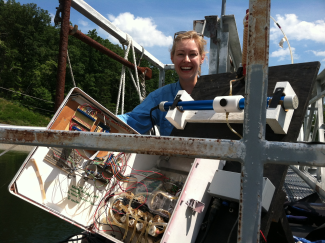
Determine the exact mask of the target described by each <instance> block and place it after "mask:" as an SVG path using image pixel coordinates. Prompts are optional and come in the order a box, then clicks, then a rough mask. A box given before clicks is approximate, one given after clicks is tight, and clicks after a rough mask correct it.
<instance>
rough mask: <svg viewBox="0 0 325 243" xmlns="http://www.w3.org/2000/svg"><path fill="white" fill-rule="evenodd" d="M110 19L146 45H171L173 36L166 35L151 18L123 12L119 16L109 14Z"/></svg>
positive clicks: (141, 43)
mask: <svg viewBox="0 0 325 243" xmlns="http://www.w3.org/2000/svg"><path fill="white" fill-rule="evenodd" d="M108 18H109V20H110V21H111V22H112V23H113V24H114V25H115V26H116V27H118V28H119V29H121V30H122V31H124V32H125V33H127V34H129V35H130V36H131V37H132V38H133V39H134V40H135V41H136V42H137V43H139V44H140V45H143V46H144V47H151V46H170V45H172V43H173V38H172V37H171V36H165V35H164V34H163V33H162V32H161V31H160V30H158V29H157V25H155V23H154V22H153V20H152V19H151V18H142V17H136V18H135V16H134V15H133V14H131V13H129V12H125V13H121V14H119V15H118V16H117V17H115V16H114V15H111V14H109V15H108Z"/></svg>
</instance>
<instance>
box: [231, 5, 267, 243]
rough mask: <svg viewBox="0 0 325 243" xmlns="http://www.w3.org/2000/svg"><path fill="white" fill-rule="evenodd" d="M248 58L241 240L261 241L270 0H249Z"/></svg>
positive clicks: (242, 172) (239, 221)
mask: <svg viewBox="0 0 325 243" xmlns="http://www.w3.org/2000/svg"><path fill="white" fill-rule="evenodd" d="M248 25H249V27H248V29H249V30H248V31H249V34H248V36H249V37H248V58H247V76H246V92H245V93H246V99H245V102H246V104H245V116H244V131H243V143H244V144H245V147H246V154H245V159H244V161H243V164H242V170H241V190H240V207H239V217H238V234H237V237H238V238H237V241H238V242H245V243H246V242H259V236H260V232H259V231H260V221H261V202H262V187H263V166H264V162H265V160H266V155H265V150H266V148H265V122H266V109H265V107H266V93H267V83H268V60H269V58H268V57H269V29H270V0H250V1H249V22H248Z"/></svg>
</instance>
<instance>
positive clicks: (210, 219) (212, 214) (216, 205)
mask: <svg viewBox="0 0 325 243" xmlns="http://www.w3.org/2000/svg"><path fill="white" fill-rule="evenodd" d="M220 206H221V200H220V199H219V198H215V199H214V200H213V203H212V206H211V210H210V214H209V217H208V223H207V228H206V230H205V233H204V235H203V237H202V239H201V242H200V243H203V242H204V240H205V237H206V236H207V234H208V231H209V229H210V227H211V224H212V222H213V220H214V217H215V216H216V215H217V211H218V209H219V208H220Z"/></svg>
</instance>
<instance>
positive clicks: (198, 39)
mask: <svg viewBox="0 0 325 243" xmlns="http://www.w3.org/2000/svg"><path fill="white" fill-rule="evenodd" d="M186 39H193V40H194V41H195V43H196V45H197V47H198V49H199V54H200V56H201V57H202V56H203V55H205V54H206V53H207V52H206V50H205V45H206V44H207V41H206V40H205V39H204V38H203V36H200V35H199V34H198V33H197V32H196V31H194V30H190V31H187V32H184V33H180V34H179V35H177V36H176V37H175V39H174V42H173V46H172V48H171V50H170V56H171V57H172V56H174V54H175V50H176V44H177V43H178V42H180V41H181V40H186ZM200 74H201V67H200V68H199V75H200Z"/></svg>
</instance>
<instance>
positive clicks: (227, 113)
mask: <svg viewBox="0 0 325 243" xmlns="http://www.w3.org/2000/svg"><path fill="white" fill-rule="evenodd" d="M228 115H229V112H226V121H227V126H228V127H229V129H230V130H231V131H232V132H233V133H235V134H236V135H237V136H238V137H240V138H241V139H242V138H243V137H242V136H241V135H240V134H239V133H238V132H236V131H235V130H234V129H233V128H232V127H231V126H230V124H229V121H228Z"/></svg>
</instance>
